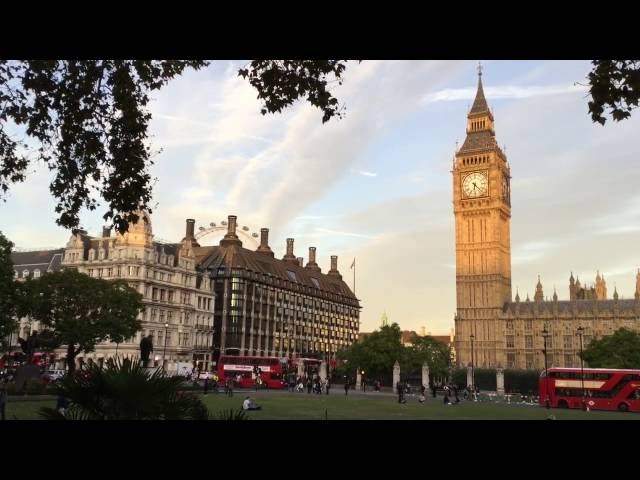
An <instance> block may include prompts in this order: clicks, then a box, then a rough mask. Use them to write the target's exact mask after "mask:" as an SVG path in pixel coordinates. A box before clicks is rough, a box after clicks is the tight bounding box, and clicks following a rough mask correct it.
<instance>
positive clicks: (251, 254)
mask: <svg viewBox="0 0 640 480" xmlns="http://www.w3.org/2000/svg"><path fill="white" fill-rule="evenodd" d="M193 250H194V254H195V257H196V264H197V265H198V266H199V267H200V268H203V269H211V270H214V269H217V268H219V267H221V266H222V267H225V268H228V267H231V268H242V269H246V270H250V271H252V272H257V273H262V274H267V275H271V276H273V277H276V278H279V279H281V280H285V281H287V282H292V283H295V284H298V285H303V286H305V287H310V288H312V289H319V290H320V291H322V292H326V293H331V294H334V295H335V294H338V295H343V296H345V297H348V298H351V299H352V300H354V301H356V302H357V298H356V296H355V295H354V294H353V292H352V291H351V289H350V288H349V287H348V286H347V284H346V283H345V282H344V281H343V280H341V279H340V278H338V277H336V276H333V275H328V274H324V273H320V272H317V271H314V270H311V269H308V268H305V267H301V266H300V265H298V264H297V263H294V262H288V261H284V260H281V259H278V258H273V257H271V255H267V254H264V253H260V252H255V251H253V250H248V249H246V248H243V247H241V246H239V245H236V244H227V245H221V246H213V247H196V248H194V249H193Z"/></svg>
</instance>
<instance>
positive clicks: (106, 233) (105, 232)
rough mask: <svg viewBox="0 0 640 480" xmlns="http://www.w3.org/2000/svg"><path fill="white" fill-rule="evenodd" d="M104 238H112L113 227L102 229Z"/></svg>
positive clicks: (106, 226)
mask: <svg viewBox="0 0 640 480" xmlns="http://www.w3.org/2000/svg"><path fill="white" fill-rule="evenodd" d="M102 236H103V237H110V236H111V227H110V226H108V225H105V226H104V227H102Z"/></svg>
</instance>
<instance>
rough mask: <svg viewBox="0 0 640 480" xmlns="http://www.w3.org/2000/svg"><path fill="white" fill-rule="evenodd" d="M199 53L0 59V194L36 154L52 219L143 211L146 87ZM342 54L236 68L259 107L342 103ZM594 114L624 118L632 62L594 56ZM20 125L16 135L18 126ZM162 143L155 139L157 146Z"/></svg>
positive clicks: (639, 87) (635, 82) (636, 80)
mask: <svg viewBox="0 0 640 480" xmlns="http://www.w3.org/2000/svg"><path fill="white" fill-rule="evenodd" d="M209 64H210V62H208V61H203V60H0V198H2V199H4V198H6V195H7V193H8V192H9V189H10V187H11V186H12V185H13V184H15V183H18V182H23V181H25V179H26V178H27V172H28V170H29V167H30V165H32V164H33V163H35V162H41V163H44V164H45V165H47V167H48V168H49V169H50V170H52V171H53V172H54V179H53V181H52V182H51V184H50V186H49V189H50V191H51V193H52V195H53V196H54V198H55V199H56V201H57V204H56V207H55V212H56V214H57V218H56V223H57V224H58V225H61V226H63V227H65V228H71V229H72V228H77V227H79V213H80V210H81V209H82V208H87V209H89V210H95V209H96V208H97V206H98V203H99V200H103V201H104V202H105V203H106V207H107V210H106V212H105V214H104V219H105V220H106V221H109V222H111V223H112V224H113V225H114V226H115V227H116V229H118V231H120V232H121V233H123V232H124V231H126V230H127V228H128V224H129V223H130V222H132V221H133V222H135V221H137V220H138V218H137V215H136V213H134V212H135V211H137V209H138V208H143V209H145V210H146V211H148V212H150V213H151V212H152V206H151V205H150V203H151V199H152V183H153V182H152V178H151V176H150V174H149V167H150V166H151V165H152V163H153V162H152V156H153V150H152V148H151V145H150V143H149V141H148V127H149V121H150V119H151V114H150V112H149V108H148V106H149V101H150V98H151V97H150V94H151V93H152V92H154V91H157V90H159V89H161V88H162V87H163V86H164V85H166V84H167V83H168V82H169V81H171V80H172V79H174V78H175V77H178V76H180V75H182V74H183V73H184V71H185V70H187V69H196V70H198V69H202V68H204V67H206V66H208V65H209ZM346 65H347V61H346V60H253V61H250V62H249V63H248V64H247V65H246V66H245V67H243V68H240V69H239V71H238V75H240V76H242V77H243V78H245V79H246V80H247V81H248V82H249V83H250V84H251V85H252V86H253V87H254V88H255V89H256V91H257V98H258V100H260V101H261V102H262V106H261V110H260V111H261V113H262V114H263V115H264V114H267V113H275V112H281V111H282V110H283V109H284V108H286V107H288V106H290V105H292V104H293V103H294V102H296V101H297V100H299V99H304V100H306V101H307V102H309V103H310V104H311V105H313V106H315V107H317V108H319V109H320V110H321V111H322V122H323V123H324V122H327V121H328V120H330V119H331V118H333V117H341V116H342V113H343V111H344V109H343V107H342V106H340V104H339V101H338V99H337V98H336V97H334V95H333V94H332V91H331V86H332V85H333V84H338V85H340V84H341V83H342V79H343V74H344V72H345V70H346ZM588 82H589V86H590V94H591V100H590V101H589V104H588V107H589V113H590V115H591V118H592V119H593V121H594V122H599V123H601V124H604V123H605V122H606V116H605V115H606V114H605V110H606V109H608V110H609V112H610V114H611V116H612V118H613V119H614V120H616V121H620V120H623V119H625V118H628V117H629V116H630V114H631V111H632V110H633V109H634V108H636V107H637V106H638V101H639V100H640V61H637V60H595V61H593V69H592V71H591V72H590V73H589V75H588ZM23 132H24V134H25V135H24V136H23V135H22V133H23ZM160 147H161V146H160Z"/></svg>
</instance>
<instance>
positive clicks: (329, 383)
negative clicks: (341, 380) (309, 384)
mask: <svg viewBox="0 0 640 480" xmlns="http://www.w3.org/2000/svg"><path fill="white" fill-rule="evenodd" d="M330 388H331V381H330V380H329V377H327V384H326V385H325V389H326V392H327V395H329V389H330Z"/></svg>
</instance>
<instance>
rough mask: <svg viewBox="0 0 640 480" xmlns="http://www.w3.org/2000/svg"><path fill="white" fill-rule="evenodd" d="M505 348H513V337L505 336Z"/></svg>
mask: <svg viewBox="0 0 640 480" xmlns="http://www.w3.org/2000/svg"><path fill="white" fill-rule="evenodd" d="M507 348H515V342H514V337H513V335H507Z"/></svg>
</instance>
